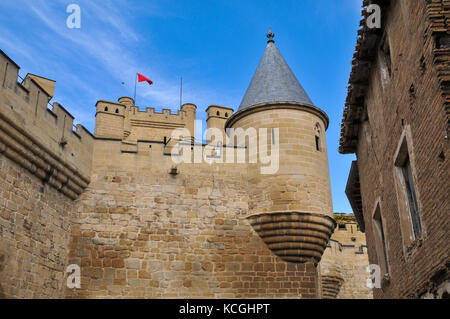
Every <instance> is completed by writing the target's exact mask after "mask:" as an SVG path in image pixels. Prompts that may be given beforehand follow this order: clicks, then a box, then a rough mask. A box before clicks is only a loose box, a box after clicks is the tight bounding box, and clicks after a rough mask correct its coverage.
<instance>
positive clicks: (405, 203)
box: [394, 126, 423, 249]
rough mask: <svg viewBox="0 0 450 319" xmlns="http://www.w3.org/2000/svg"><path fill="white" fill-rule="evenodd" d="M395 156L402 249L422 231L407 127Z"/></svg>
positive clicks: (410, 142)
mask: <svg viewBox="0 0 450 319" xmlns="http://www.w3.org/2000/svg"><path fill="white" fill-rule="evenodd" d="M405 130H406V131H405V133H404V136H403V137H402V138H401V140H400V143H399V146H398V151H397V154H396V157H395V158H396V160H395V167H394V174H395V177H396V178H395V182H396V190H397V202H398V211H399V215H400V216H399V217H400V226H401V227H402V233H403V243H404V249H406V248H408V247H409V246H410V245H411V244H412V242H413V241H414V240H416V239H417V238H419V237H421V235H422V232H423V229H422V223H421V219H420V211H419V198H418V190H417V188H416V185H415V183H414V175H413V169H414V167H413V164H414V163H413V162H412V161H411V159H412V157H411V156H412V153H411V152H410V148H412V141H411V138H410V128H409V126H407V127H406V129H405Z"/></svg>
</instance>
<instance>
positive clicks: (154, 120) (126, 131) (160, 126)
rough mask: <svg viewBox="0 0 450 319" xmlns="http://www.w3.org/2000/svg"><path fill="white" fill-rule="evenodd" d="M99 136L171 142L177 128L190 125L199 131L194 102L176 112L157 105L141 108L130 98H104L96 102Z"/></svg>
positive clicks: (192, 129) (130, 140) (190, 127)
mask: <svg viewBox="0 0 450 319" xmlns="http://www.w3.org/2000/svg"><path fill="white" fill-rule="evenodd" d="M96 108H97V111H96V122H95V136H96V137H97V138H103V139H105V138H106V139H121V140H123V141H124V142H127V143H136V142H137V141H139V140H147V141H149V140H151V141H158V142H163V141H167V140H168V139H169V138H170V136H171V134H172V131H173V130H174V129H177V128H187V129H188V130H189V131H190V132H191V136H194V134H195V119H196V117H195V114H196V109H197V107H196V106H195V105H194V104H184V105H182V106H181V108H180V110H178V111H177V112H176V113H173V112H172V111H171V110H170V109H162V111H160V112H157V111H156V109H155V108H153V107H147V108H145V110H141V109H140V108H139V106H136V105H135V104H134V100H133V99H132V98H129V97H121V98H119V100H118V102H111V101H104V100H100V101H98V102H97V104H96Z"/></svg>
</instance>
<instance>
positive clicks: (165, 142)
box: [164, 136, 167, 145]
mask: <svg viewBox="0 0 450 319" xmlns="http://www.w3.org/2000/svg"><path fill="white" fill-rule="evenodd" d="M166 144H167V136H164V145H166Z"/></svg>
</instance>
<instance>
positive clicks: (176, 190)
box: [67, 141, 317, 298]
mask: <svg viewBox="0 0 450 319" xmlns="http://www.w3.org/2000/svg"><path fill="white" fill-rule="evenodd" d="M120 144H121V143H120V142H113V141H97V142H96V145H95V148H94V162H93V174H92V182H91V184H90V186H89V188H88V189H87V191H86V192H85V193H84V194H83V195H82V197H81V200H80V206H79V207H78V209H77V216H76V222H75V224H74V226H73V228H72V236H73V240H72V243H71V252H70V263H77V264H81V266H82V267H81V271H82V288H81V290H70V291H68V292H67V294H68V296H69V297H86V298H92V297H147V298H168V297H171V298H186V297H196V298H205V297H209V298H314V297H316V293H317V289H316V285H317V280H316V278H317V275H316V269H315V267H314V265H313V263H306V264H300V265H295V264H292V263H287V262H283V261H281V260H280V259H279V258H278V257H276V256H275V255H273V254H272V253H271V251H270V250H269V249H268V248H267V246H266V245H265V244H264V242H263V241H262V240H261V238H259V236H258V235H257V234H256V233H255V232H254V231H253V229H252V227H251V226H250V225H249V223H248V221H247V220H246V219H245V217H246V215H247V213H248V194H247V170H246V168H245V166H244V167H242V165H238V164H214V165H212V166H210V165H209V164H180V165H178V167H177V172H178V174H177V175H171V174H169V172H170V170H171V168H172V167H173V163H172V161H171V158H170V156H162V154H163V152H164V145H162V144H157V143H144V142H142V143H139V147H138V149H139V150H138V153H137V154H129V153H121V146H120ZM150 146H151V148H150Z"/></svg>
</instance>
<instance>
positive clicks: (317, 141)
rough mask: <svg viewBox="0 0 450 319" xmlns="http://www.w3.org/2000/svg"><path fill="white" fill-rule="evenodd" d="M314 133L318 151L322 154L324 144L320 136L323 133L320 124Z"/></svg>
mask: <svg viewBox="0 0 450 319" xmlns="http://www.w3.org/2000/svg"><path fill="white" fill-rule="evenodd" d="M314 132H315V142H316V143H315V144H316V151H319V152H320V151H321V150H322V142H321V141H320V136H321V135H322V132H321V129H320V125H319V123H317V124H316V126H315V128H314Z"/></svg>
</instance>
